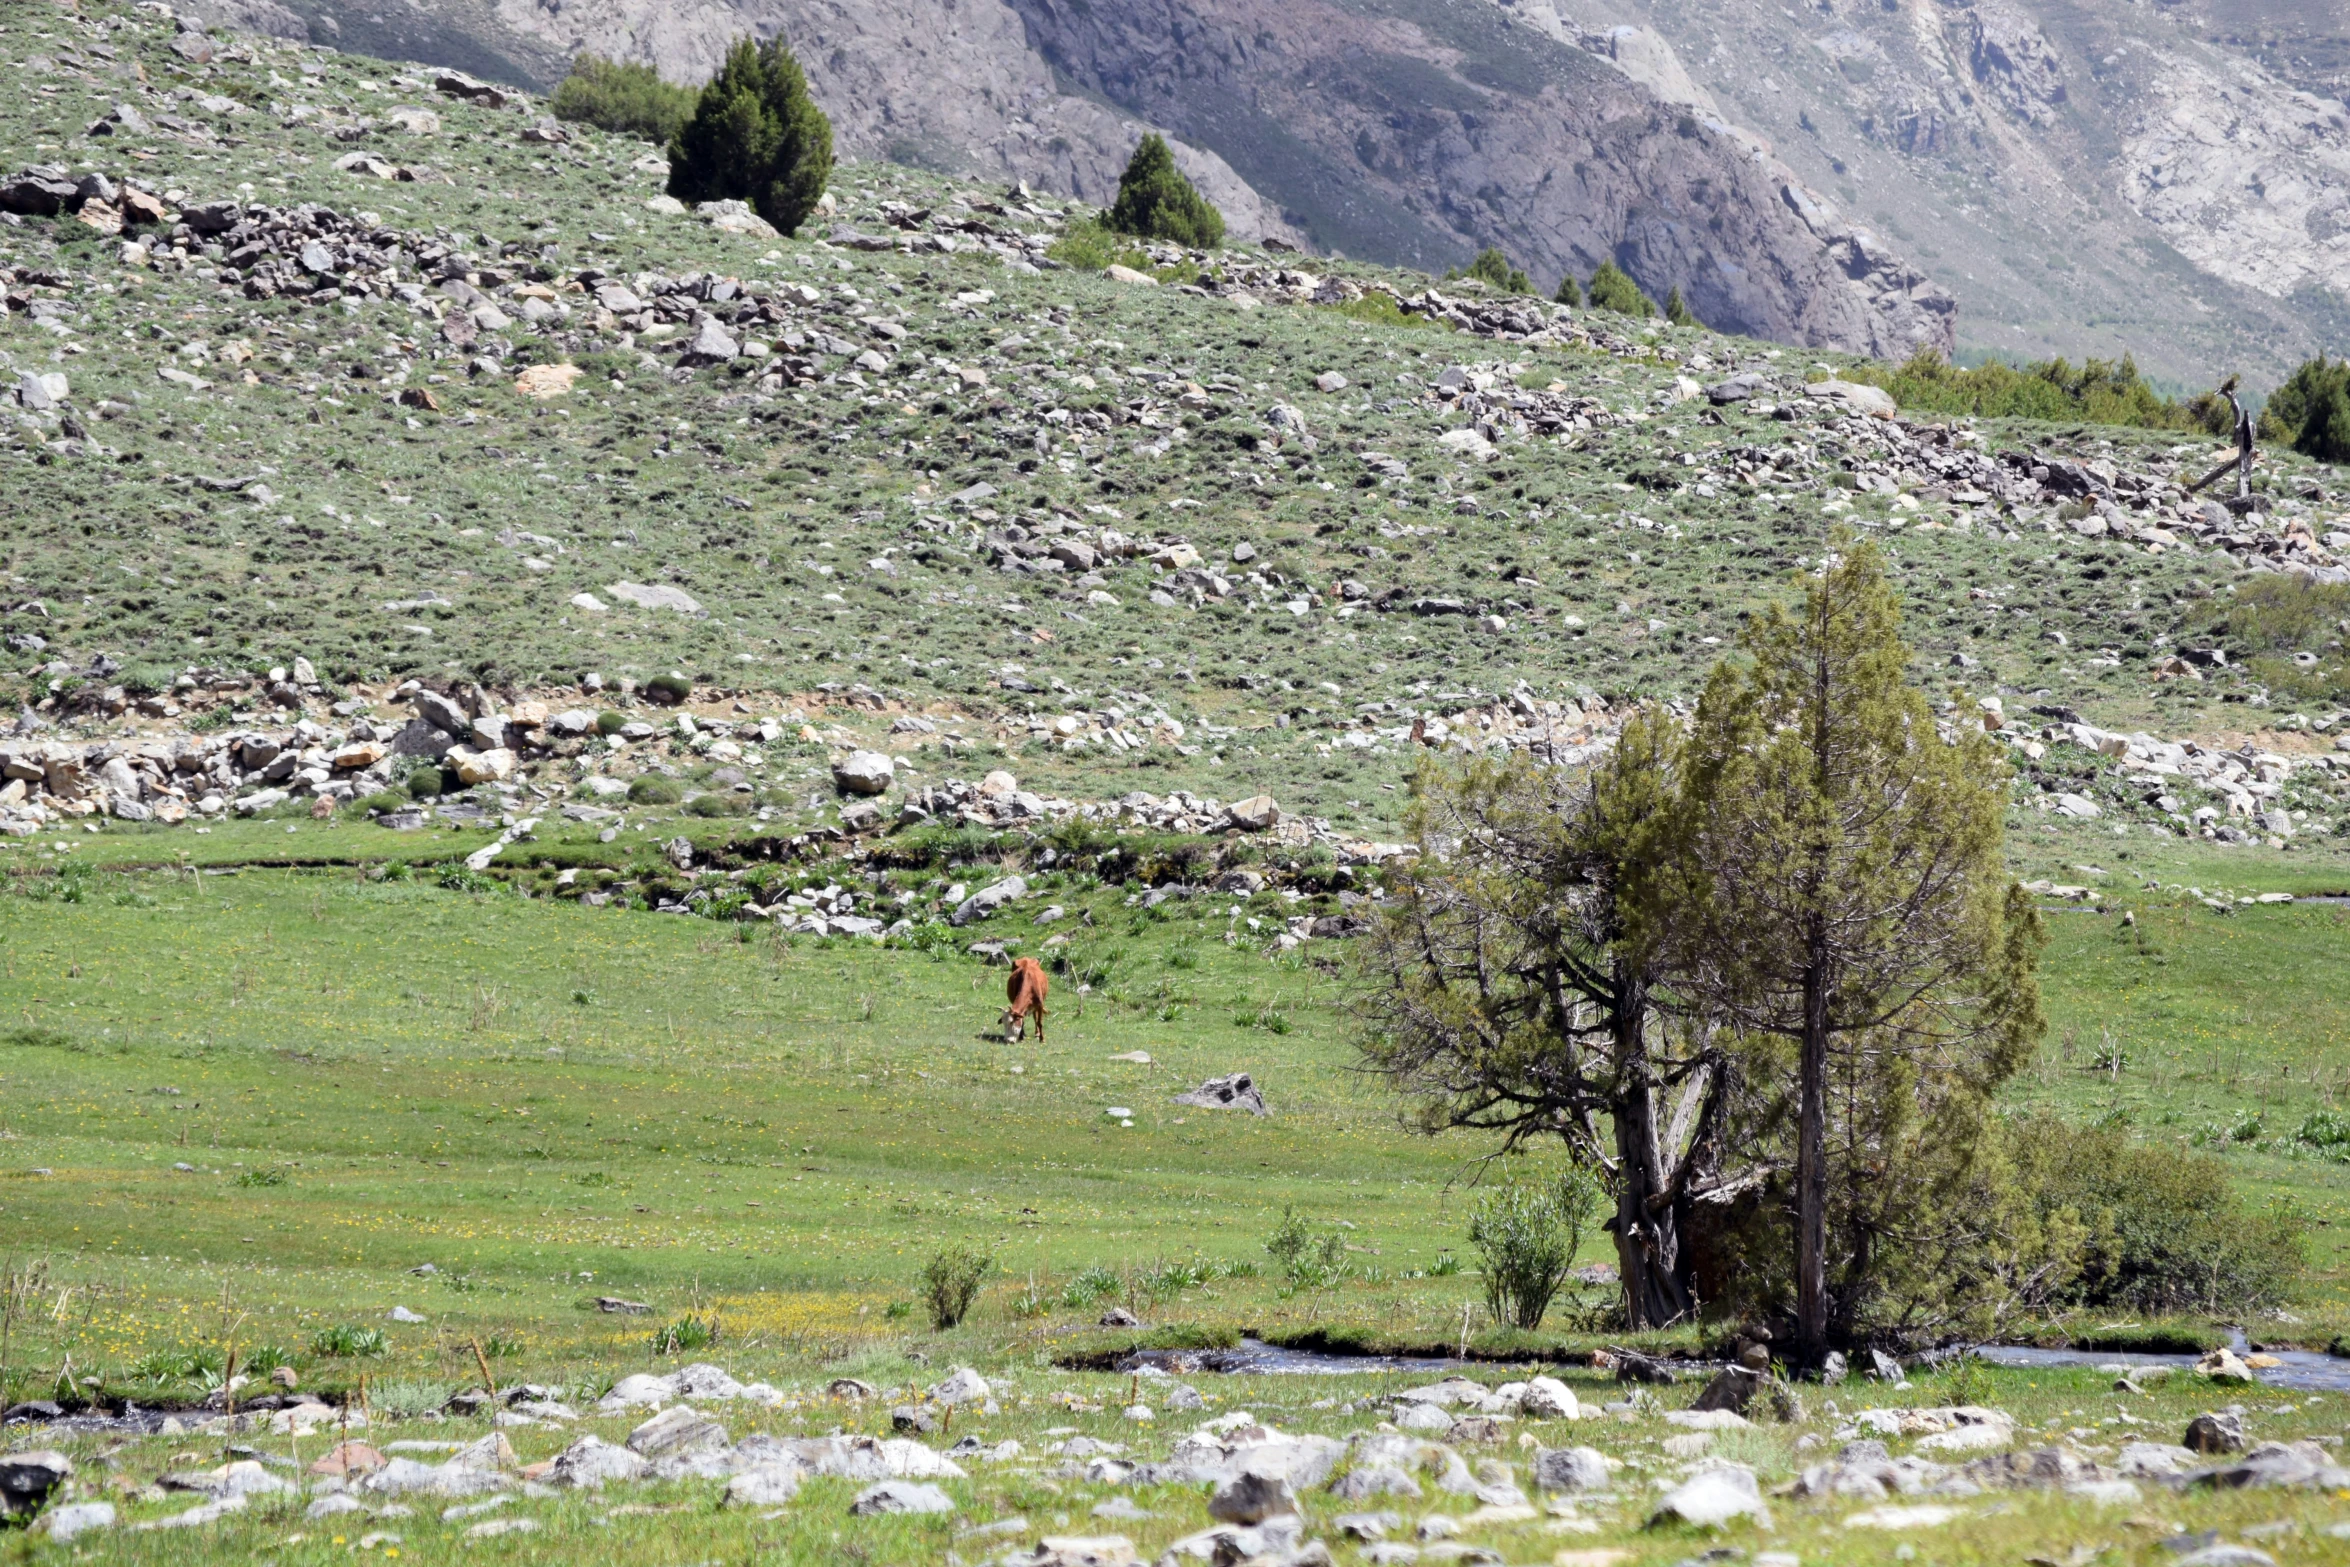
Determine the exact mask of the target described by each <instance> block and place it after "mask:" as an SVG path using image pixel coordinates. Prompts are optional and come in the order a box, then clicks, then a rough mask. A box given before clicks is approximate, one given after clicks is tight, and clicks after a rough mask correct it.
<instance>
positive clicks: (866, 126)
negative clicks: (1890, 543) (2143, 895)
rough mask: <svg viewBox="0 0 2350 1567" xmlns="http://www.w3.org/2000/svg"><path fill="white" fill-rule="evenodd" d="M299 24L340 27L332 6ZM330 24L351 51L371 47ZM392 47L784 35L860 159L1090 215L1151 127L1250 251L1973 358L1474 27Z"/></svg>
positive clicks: (1143, 22)
mask: <svg viewBox="0 0 2350 1567" xmlns="http://www.w3.org/2000/svg"><path fill="white" fill-rule="evenodd" d="M216 3H227V0H216ZM240 3H245V0H240ZM286 3H287V4H288V5H292V6H294V7H297V8H301V7H311V8H312V9H311V11H309V12H306V13H305V14H309V15H313V17H314V20H313V21H312V23H311V24H310V25H311V27H312V30H313V32H315V33H324V32H325V31H326V30H327V29H328V27H329V26H330V21H329V18H328V15H327V13H328V10H329V9H330V8H325V7H322V6H319V5H318V4H317V0H286ZM331 25H332V26H333V27H334V28H336V29H338V31H336V32H335V33H334V37H335V38H336V40H337V41H338V42H339V43H342V44H344V45H345V46H350V39H349V37H347V36H346V34H348V33H350V31H351V29H353V28H354V27H355V26H358V25H359V24H357V23H356V22H354V21H352V20H351V19H350V18H349V17H348V16H345V17H344V19H343V20H342V21H340V22H333V23H332V24H331ZM387 25H389V24H387ZM397 29H398V30H397V31H396V32H395V33H394V34H393V35H392V36H390V37H389V38H388V39H387V42H391V43H396V44H398V45H399V46H400V48H401V50H402V51H404V52H406V53H410V54H413V55H416V56H418V57H420V58H424V59H427V60H440V59H443V58H447V59H449V60H450V63H459V62H458V61H457V60H456V58H455V57H456V56H457V55H458V54H468V55H473V56H478V55H481V54H483V53H485V52H486V53H489V54H494V55H497V56H498V57H500V58H505V59H511V60H513V61H514V62H516V65H517V68H518V69H519V70H520V71H521V72H522V73H524V74H525V76H526V77H528V78H531V79H536V80H538V81H540V82H542V83H544V82H546V81H548V80H549V79H550V78H551V77H552V76H554V75H557V74H559V73H560V70H561V63H560V62H561V61H562V60H564V59H566V58H568V56H569V54H570V53H571V52H573V51H575V50H578V49H582V48H586V49H594V50H597V51H599V52H603V53H607V54H614V55H619V56H623V57H627V58H636V59H646V60H650V61H652V62H653V63H655V64H657V65H658V66H659V67H660V68H661V69H662V70H663V71H664V72H666V73H667V74H669V75H670V76H672V77H674V78H676V79H680V80H692V79H697V78H698V77H699V76H701V75H703V74H705V73H706V72H707V71H708V70H709V69H710V67H711V66H712V65H713V64H714V63H715V61H716V59H717V58H718V56H719V54H720V52H721V51H722V50H723V48H724V45H725V42H726V40H727V39H728V38H729V37H731V36H733V35H735V34H737V33H740V32H743V31H752V32H757V33H759V34H761V35H762V36H764V35H768V34H771V33H773V32H775V31H777V30H779V29H780V30H781V31H782V32H783V33H784V34H785V35H786V36H787V37H789V38H790V39H791V40H792V42H793V44H794V47H795V48H796V49H797V50H798V52H799V54H800V56H801V58H802V59H803V61H804V62H805V64H806V66H807V68H808V72H809V76H810V81H811V85H812V87H813V89H814V91H815V93H816V96H817V98H818V100H819V101H820V102H822V103H823V104H824V105H825V107H826V109H827V111H828V112H829V113H830V114H832V116H833V117H834V123H835V127H836V133H837V135H838V138H839V141H840V144H841V146H842V148H843V149H844V150H845V151H846V152H848V153H850V154H852V155H854V156H859V157H865V158H890V159H894V160H896V161H899V162H904V163H909V164H915V165H919V166H924V167H930V168H938V169H946V170H956V171H964V172H970V173H976V174H987V175H994V176H999V177H1005V178H1011V179H1025V180H1027V181H1029V182H1030V183H1032V184H1034V185H1037V186H1039V187H1041V188H1044V189H1049V190H1055V191H1061V192H1065V193H1068V194H1072V195H1075V196H1078V197H1080V198H1081V199H1084V200H1087V201H1091V202H1094V203H1097V204H1098V203H1104V202H1107V201H1108V200H1109V198H1110V195H1111V193H1112V192H1113V191H1114V190H1115V188H1116V181H1117V176H1118V173H1119V170H1120V169H1121V168H1122V167H1123V166H1124V163H1125V160H1126V158H1127V156H1128V154H1129V153H1130V152H1131V151H1132V149H1133V145H1134V142H1135V140H1136V138H1137V137H1138V135H1139V134H1140V132H1141V131H1142V130H1143V129H1144V128H1145V126H1146V125H1156V126H1161V127H1165V128H1166V129H1168V130H1170V131H1171V132H1173V133H1174V135H1175V136H1176V138H1177V141H1178V157H1179V159H1181V161H1183V162H1184V164H1185V167H1186V170H1187V172H1189V173H1191V174H1192V175H1193V176H1194V178H1196V179H1198V180H1199V182H1200V183H1201V185H1202V186H1203V188H1204V189H1205V190H1206V191H1207V193H1208V195H1209V196H1210V198H1211V199H1213V200H1215V201H1216V202H1217V204H1218V205H1219V206H1221V207H1223V208H1224V210H1225V213H1226V216H1227V217H1228V218H1230V219H1232V220H1233V226H1234V229H1235V232H1236V233H1237V234H1239V235H1240V236H1241V237H1244V238H1262V237H1268V236H1271V237H1280V238H1283V239H1287V240H1290V241H1292V242H1302V243H1306V244H1310V245H1311V246H1312V247H1313V248H1316V249H1319V250H1325V251H1328V250H1339V251H1344V252H1345V253H1347V254H1350V255H1356V256H1361V257H1364V258H1366V259H1371V260H1377V261H1382V262H1388V263H1402V264H1407V265H1412V266H1417V267H1420V268H1423V269H1426V270H1431V271H1441V270H1443V269H1444V268H1446V267H1449V266H1454V265H1458V264H1460V263H1462V262H1465V261H1467V260H1468V258H1469V257H1470V256H1471V255H1473V254H1474V253H1475V252H1476V251H1478V250H1479V249H1481V248H1483V247H1484V246H1486V245H1489V244H1497V243H1498V244H1501V245H1503V246H1505V247H1506V248H1507V249H1508V250H1509V251H1510V252H1511V254H1512V257H1513V259H1515V260H1516V261H1517V262H1518V263H1519V264H1521V265H1522V266H1524V267H1526V268H1527V269H1528V270H1529V271H1531V272H1532V273H1533V274H1534V275H1535V276H1536V278H1537V279H1538V280H1539V281H1540V283H1541V284H1542V286H1543V287H1544V288H1545V290H1547V289H1549V288H1551V287H1552V286H1554V285H1555V284H1556V282H1557V280H1558V278H1559V277H1560V275H1561V274H1563V273H1565V272H1568V271H1570V270H1571V271H1573V272H1575V273H1577V274H1578V275H1588V274H1589V273H1590V272H1591V270H1592V269H1593V268H1594V267H1596V266H1597V265H1598V263H1599V262H1600V261H1601V260H1614V261H1615V262H1617V263H1618V264H1619V265H1621V266H1623V267H1624V268H1625V269H1626V270H1628V271H1630V272H1631V273H1632V274H1633V276H1634V277H1636V278H1637V279H1639V281H1640V282H1641V283H1642V284H1643V286H1645V287H1646V288H1648V289H1649V290H1650V291H1651V292H1652V293H1653V294H1654V295H1655V296H1656V297H1657V298H1659V299H1661V298H1663V297H1664V295H1665V293H1666V291H1667V290H1668V289H1671V288H1674V287H1678V288H1680V289H1681V290H1682V292H1683V293H1684V295H1686V296H1687V297H1688V298H1689V300H1690V302H1691V304H1692V305H1693V306H1694V307H1695V308H1696V309H1697V310H1698V312H1699V314H1700V315H1701V316H1703V317H1704V318H1705V319H1707V320H1709V321H1711V322H1714V323H1715V324H1717V325H1719V326H1721V327H1723V328H1724V329H1727V330H1732V331H1739V332H1751V333H1755V334H1758V335H1761V336H1767V337H1771V338H1774V339H1777V340H1780V341H1784V342H1791V343H1800V344H1806V345H1810V346H1815V347H1829V348H1838V349H1844V350H1848V351H1853V352H1861V353H1874V354H1891V355H1900V354H1906V353H1907V352H1909V351H1911V350H1912V349H1914V348H1917V347H1921V346H1924V347H1940V348H1947V347H1948V346H1949V345H1950V344H1951V342H1952V341H1953V326H1952V310H1951V302H1950V298H1949V296H1948V294H1947V293H1946V292H1945V291H1943V290H1942V289H1941V288H1940V287H1939V286H1938V285H1937V284H1936V283H1935V282H1933V281H1932V280H1930V279H1929V278H1928V277H1927V276H1926V275H1925V274H1924V273H1922V272H1920V271H1919V270H1918V269H1917V268H1915V267H1914V266H1912V265H1910V264H1909V263H1908V262H1907V261H1905V260H1904V259H1902V258H1901V256H1900V255H1899V254H1898V253H1897V251H1896V249H1895V248H1894V247H1892V246H1890V245H1889V244H1888V243H1887V242H1886V240H1885V238H1884V237H1883V236H1882V235H1872V234H1869V233H1867V232H1865V231H1855V230H1854V229H1853V228H1852V227H1851V226H1850V225H1848V224H1845V223H1842V222H1839V221H1836V220H1835V219H1834V218H1833V217H1832V215H1830V214H1829V213H1828V210H1827V207H1826V204H1825V203H1824V202H1822V201H1821V200H1820V199H1819V198H1817V197H1816V196H1815V195H1813V194H1812V193H1810V192H1807V191H1802V190H1796V191H1794V192H1792V193H1790V191H1789V190H1788V188H1787V187H1788V185H1789V183H1790V176H1789V174H1788V172H1787V171H1786V170H1785V169H1784V168H1783V167H1781V166H1779V165H1778V164H1776V163H1775V162H1774V161H1773V160H1772V159H1771V158H1770V157H1769V156H1768V155H1767V154H1765V153H1764V152H1763V151H1762V150H1761V149H1760V148H1759V147H1758V146H1757V144H1755V143H1754V142H1753V140H1752V139H1751V138H1746V137H1742V136H1740V135H1738V134H1736V133H1735V132H1733V131H1731V130H1730V129H1729V128H1727V127H1725V126H1723V125H1721V124H1720V123H1719V122H1715V123H1710V124H1709V123H1702V122H1700V121H1698V120H1695V119H1692V118H1691V117H1690V116H1688V115H1686V114H1684V113H1682V112H1681V111H1679V110H1678V109H1676V108H1674V107H1672V106H1670V105H1667V104H1665V103H1663V102H1662V101H1661V100H1659V99H1658V98H1657V97H1656V96H1655V95H1654V94H1653V93H1651V92H1650V91H1649V89H1648V88H1646V87H1645V86H1642V85H1640V84H1638V83H1636V82H1633V81H1631V80H1629V79H1627V78H1625V77H1624V76H1622V75H1620V74H1618V73H1616V72H1613V71H1610V70H1608V69H1605V68H1604V67H1601V66H1598V65H1596V64H1595V63H1594V62H1593V61H1592V60H1591V58H1590V57H1589V56H1588V55H1586V54H1585V53H1584V52H1583V51H1581V50H1579V49H1575V48H1571V47H1568V46H1565V45H1562V44H1560V43H1559V42H1557V41H1555V40H1553V39H1550V38H1546V37H1542V36H1539V35H1538V34H1536V33H1533V32H1531V31H1529V30H1527V29H1524V28H1520V27H1516V26H1513V25H1510V24H1509V23H1508V22H1507V21H1506V20H1504V19H1503V18H1502V17H1501V16H1499V15H1498V14H1497V13H1493V12H1490V11H1488V10H1486V9H1485V8H1484V7H1483V6H1482V5H1479V4H1475V3H1470V4H1459V3H1450V0H1412V3H1409V4H1396V3H1388V0H1378V3H1373V0H1311V3H1308V4H1302V5H1284V6H1270V5H1267V4H1265V3H1264V0H1217V3H1212V4H1204V5H1186V6H1174V5H1168V4H1164V3H1160V0H1092V3H1089V4H1085V5H1082V6H1080V5H1054V4H1050V3H1046V0H965V3H963V4H960V5H956V6H936V5H930V4H924V3H916V0H866V3H862V4H859V5H855V6H846V5H835V4H820V3H816V0H743V3H741V4H738V5H724V4H719V3H716V0H699V3H696V4H688V5H683V6H676V5H667V4H663V5H653V4H650V3H648V0H574V3H571V4H566V5H563V6H561V7H556V8H546V7H541V6H537V5H522V4H506V5H501V6H498V7H496V8H494V9H491V8H485V7H482V6H480V5H478V4H475V3H474V0H427V3H424V4H421V5H420V6H418V7H415V8H411V9H410V11H409V12H408V13H406V15H405V16H403V17H402V18H401V19H400V20H399V22H398V23H397ZM1236 171H1237V172H1236Z"/></svg>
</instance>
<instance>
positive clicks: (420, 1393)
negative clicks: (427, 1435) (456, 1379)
mask: <svg viewBox="0 0 2350 1567" xmlns="http://www.w3.org/2000/svg"><path fill="white" fill-rule="evenodd" d="M456 1391H457V1390H456V1389H455V1388H453V1387H451V1386H449V1385H448V1384H447V1383H446V1382H409V1381H400V1382H377V1383H373V1384H371V1385H370V1386H369V1387H368V1389H367V1404H368V1407H369V1408H370V1409H373V1410H374V1411H375V1412H376V1413H377V1414H379V1415H391V1416H393V1417H395V1418H398V1419H414V1418H415V1417H416V1416H418V1415H429V1414H434V1413H437V1412H438V1411H439V1410H440V1409H441V1408H442V1407H443V1406H445V1405H446V1404H447V1403H448V1402H449V1399H450V1397H451V1396H452V1395H454V1394H455V1393H456Z"/></svg>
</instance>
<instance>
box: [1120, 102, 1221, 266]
mask: <svg viewBox="0 0 2350 1567" xmlns="http://www.w3.org/2000/svg"><path fill="white" fill-rule="evenodd" d="M1104 221H1105V222H1106V223H1107V224H1108V225H1109V227H1111V228H1113V229H1115V230H1117V231H1118V232H1119V233H1121V234H1132V235H1134V236H1135V237H1137V238H1139V239H1163V240H1167V241H1170V242H1171V243H1174V244H1177V245H1183V246H1186V247H1188V248H1190V249H1192V250H1213V249H1214V248H1215V247H1216V246H1218V245H1221V244H1223V243H1224V214H1223V213H1221V212H1218V211H1217V210H1216V209H1215V207H1214V206H1213V205H1212V204H1211V203H1210V202H1209V201H1208V199H1207V198H1206V197H1205V196H1202V195H1201V194H1200V193H1199V192H1198V191H1197V190H1195V189H1194V188H1193V187H1192V183H1191V181H1189V180H1187V179H1185V178H1184V177H1183V171H1182V170H1181V169H1178V168H1176V167H1175V154H1174V153H1173V152H1172V151H1170V150H1169V149H1168V146H1167V142H1166V138H1165V137H1163V136H1160V135H1159V134H1158V133H1157V132H1156V131H1153V132H1152V133H1151V134H1149V135H1147V136H1145V137H1143V139H1142V144H1141V145H1140V146H1138V147H1136V148H1135V149H1134V157H1133V159H1132V160H1131V161H1130V162H1129V163H1128V164H1127V165H1126V172H1125V173H1124V174H1123V175H1121V176H1119V179H1118V199H1117V200H1116V201H1115V202H1114V203H1112V204H1111V206H1110V210H1109V213H1108V215H1107V216H1106V218H1105V219H1104Z"/></svg>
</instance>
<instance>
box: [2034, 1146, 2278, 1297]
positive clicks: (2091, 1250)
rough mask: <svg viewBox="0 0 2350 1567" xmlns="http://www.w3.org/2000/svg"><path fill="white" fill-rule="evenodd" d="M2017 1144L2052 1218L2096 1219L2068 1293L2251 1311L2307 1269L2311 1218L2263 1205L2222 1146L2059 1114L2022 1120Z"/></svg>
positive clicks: (2039, 1204)
mask: <svg viewBox="0 0 2350 1567" xmlns="http://www.w3.org/2000/svg"><path fill="white" fill-rule="evenodd" d="M2009 1145H2010V1148H2011V1158H2012V1160H2013V1163H2014V1167H2015V1174H2016V1179H2017V1181H2018V1182H2019V1184H2020V1187H2021V1190H2022V1192H2023V1194H2024V1196H2025V1197H2026V1199H2027V1200H2028V1201H2029V1202H2030V1203H2031V1205H2032V1206H2033V1208H2034V1209H2036V1210H2037V1212H2038V1215H2039V1216H2040V1218H2041V1219H2042V1221H2043V1222H2046V1221H2047V1220H2048V1219H2050V1218H2052V1217H2055V1216H2059V1215H2067V1214H2069V1215H2071V1216H2072V1218H2073V1221H2074V1222H2075V1223H2077V1224H2078V1225H2080V1226H2081V1227H2082V1228H2083V1229H2084V1230H2085V1237H2084V1239H2083V1242H2082V1246H2081V1251H2080V1263H2081V1265H2080V1271H2079V1273H2078V1274H2077V1275H2076V1276H2075V1277H2074V1278H2073V1279H2072V1280H2071V1282H2070V1283H2069V1284H2067V1285H2065V1286H2064V1287H2063V1289H2062V1291H2061V1292H2060V1293H2059V1295H2058V1299H2059V1300H2060V1301H2061V1302H2063V1303H2066V1304H2073V1305H2079V1306H2087V1307H2092V1308H2112V1307H2119V1308H2121V1309H2123V1310H2128V1311H2144V1312H2173V1313H2186V1312H2226V1313H2230V1314H2231V1315H2238V1316H2240V1315H2242V1314H2244V1313H2248V1312H2255V1311H2262V1310H2267V1309H2270V1308H2273V1307H2275V1306H2278V1305H2280V1304H2282V1303H2283V1302H2284V1301H2285V1300H2286V1299H2287V1298H2289V1297H2290V1295H2291V1294H2292V1292H2293V1289H2294V1287H2295V1286H2296V1284H2297V1283H2298V1281H2299V1279H2300V1276H2301V1272H2302V1269H2303V1267H2304V1264H2305V1258H2304V1251H2305V1247H2306V1244H2307V1232H2308V1225H2307V1221H2306V1220H2304V1219H2303V1218H2302V1217H2301V1216H2300V1215H2299V1214H2298V1213H2296V1212H2294V1211H2293V1210H2291V1209H2289V1208H2284V1207H2278V1206H2270V1207H2268V1208H2266V1209H2263V1210H2259V1211H2254V1210H2253V1209H2251V1208H2250V1207H2249V1206H2248V1205H2247V1204H2246V1203H2245V1202H2244V1200H2243V1199H2242V1198H2241V1197H2239V1196H2238V1195H2237V1194H2236V1191H2235V1189H2234V1187H2233V1186H2231V1185H2230V1184H2229V1181H2228V1172H2227V1166H2226V1164H2225V1163H2224V1162H2222V1161H2221V1160H2219V1159H2217V1158H2215V1157H2213V1156H2212V1155H2209V1154H2199V1153H2192V1152H2189V1151H2187V1150H2185V1149H2181V1148H2177V1147H2152V1146H2148V1145H2146V1144H2142V1143H2136V1142H2132V1141H2131V1140H2130V1138H2129V1137H2128V1136H2127V1134H2125V1133H2124V1132H2123V1131H2122V1130H2121V1129H2119V1128H2118V1127H2076V1126H2070V1125H2067V1124H2066V1123H2064V1122H2062V1121H2059V1120H2057V1119H2056V1118H2054V1117H2053V1116H2041V1117H2035V1118H2033V1119H2031V1120H2027V1121H2019V1122H2016V1123H2015V1124H2014V1125H2013V1126H2012V1127H2011V1128H2010V1136H2009Z"/></svg>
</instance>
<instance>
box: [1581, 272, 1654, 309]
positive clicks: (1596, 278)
mask: <svg viewBox="0 0 2350 1567" xmlns="http://www.w3.org/2000/svg"><path fill="white" fill-rule="evenodd" d="M1589 292H1590V295H1591V303H1592V307H1593V308H1594V309H1598V310H1613V311H1615V312H1617V313H1618V314H1619V315H1627V316H1653V315H1655V314H1656V301H1655V300H1653V299H1651V298H1649V297H1648V296H1647V295H1646V294H1643V293H1642V292H1640V285H1639V284H1637V283H1635V282H1633V281H1632V279H1631V278H1630V277H1629V276H1627V275H1626V274H1625V272H1624V271H1623V269H1622V268H1620V267H1618V266H1617V265H1616V264H1615V263H1614V262H1612V261H1602V262H1601V263H1600V264H1599V270H1598V271H1597V272H1594V273H1592V274H1591V288H1590V290H1589Z"/></svg>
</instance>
